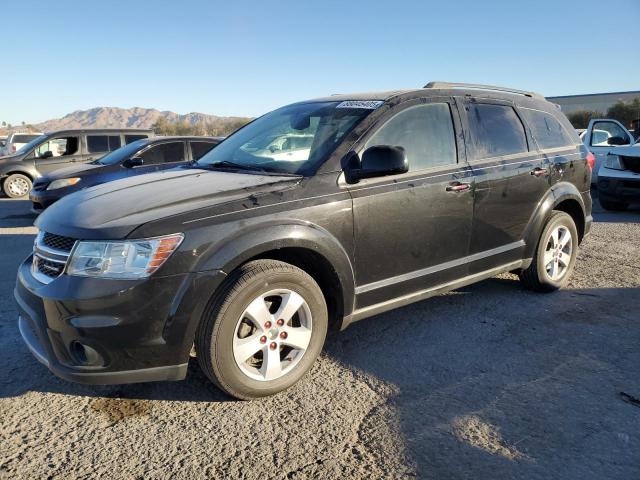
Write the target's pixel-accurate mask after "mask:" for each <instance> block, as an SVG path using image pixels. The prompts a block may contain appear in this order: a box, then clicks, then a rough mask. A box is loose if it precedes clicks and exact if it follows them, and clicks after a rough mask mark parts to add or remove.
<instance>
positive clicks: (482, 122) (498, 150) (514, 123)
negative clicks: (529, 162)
mask: <svg viewBox="0 0 640 480" xmlns="http://www.w3.org/2000/svg"><path fill="white" fill-rule="evenodd" d="M466 111H467V118H468V120H469V129H470V131H471V142H472V145H473V148H474V150H475V158H476V160H481V159H484V158H491V157H499V156H502V155H513V154H516V153H522V152H527V151H528V150H529V148H528V145H527V136H526V135H525V133H524V126H523V125H522V122H521V121H520V118H519V117H518V115H517V114H516V112H515V110H514V109H513V107H511V106H508V105H494V104H489V103H471V104H469V105H468V106H467V107H466Z"/></svg>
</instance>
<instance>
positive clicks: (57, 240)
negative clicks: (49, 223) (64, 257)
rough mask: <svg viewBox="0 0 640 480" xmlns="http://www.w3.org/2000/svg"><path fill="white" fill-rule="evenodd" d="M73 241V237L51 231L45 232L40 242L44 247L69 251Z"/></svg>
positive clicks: (74, 241)
mask: <svg viewBox="0 0 640 480" xmlns="http://www.w3.org/2000/svg"><path fill="white" fill-rule="evenodd" d="M75 243H76V240H75V238H69V237H63V236H61V235H54V234H53V233H45V234H44V236H43V237H42V244H43V245H44V246H45V247H49V248H53V249H54V250H61V251H63V252H70V251H71V249H72V248H73V245H74V244H75Z"/></svg>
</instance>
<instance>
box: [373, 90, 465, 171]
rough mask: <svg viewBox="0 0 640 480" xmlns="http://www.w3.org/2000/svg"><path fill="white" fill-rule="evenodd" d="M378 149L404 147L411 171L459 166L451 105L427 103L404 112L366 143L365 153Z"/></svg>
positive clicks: (392, 119)
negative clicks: (442, 166) (370, 148)
mask: <svg viewBox="0 0 640 480" xmlns="http://www.w3.org/2000/svg"><path fill="white" fill-rule="evenodd" d="M376 145H391V146H399V147H403V148H404V149H405V151H406V153H407V159H408V160H409V169H410V170H412V171H414V170H422V169H424V168H429V167H435V166H438V165H449V164H452V163H456V161H457V152H456V140H455V134H454V129H453V121H452V119H451V109H450V108H449V105H448V104H446V103H428V104H423V105H416V106H414V107H409V108H407V109H405V110H402V111H401V112H400V113H398V114H397V115H395V116H394V117H392V118H391V119H390V120H389V121H387V123H385V124H384V125H382V127H380V128H379V129H378V131H376V132H375V133H374V134H373V136H372V137H371V138H370V139H369V140H367V143H366V145H365V149H366V148H369V147H373V146H376Z"/></svg>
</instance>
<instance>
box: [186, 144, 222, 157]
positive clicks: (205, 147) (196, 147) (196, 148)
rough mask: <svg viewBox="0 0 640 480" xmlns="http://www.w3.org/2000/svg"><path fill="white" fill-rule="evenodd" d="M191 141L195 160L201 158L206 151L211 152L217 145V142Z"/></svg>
mask: <svg viewBox="0 0 640 480" xmlns="http://www.w3.org/2000/svg"><path fill="white" fill-rule="evenodd" d="M190 143H191V155H192V156H193V159H194V160H199V159H200V157H202V156H203V155H204V154H205V153H209V150H211V149H212V148H213V147H215V146H216V144H215V143H211V142H190Z"/></svg>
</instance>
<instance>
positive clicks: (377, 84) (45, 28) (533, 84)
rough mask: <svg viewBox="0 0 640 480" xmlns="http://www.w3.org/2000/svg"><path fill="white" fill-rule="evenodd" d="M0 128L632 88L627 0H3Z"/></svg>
mask: <svg viewBox="0 0 640 480" xmlns="http://www.w3.org/2000/svg"><path fill="white" fill-rule="evenodd" d="M1 16H2V18H3V21H2V24H3V27H2V30H1V31H2V38H3V43H4V48H3V52H4V53H3V57H4V59H3V62H2V65H3V66H2V67H0V68H1V70H2V73H1V74H0V98H1V100H0V120H4V121H8V122H11V123H14V124H16V123H19V122H21V121H23V120H24V121H26V122H38V121H43V120H46V119H49V118H55V117H59V116H62V115H64V114H66V113H69V112H71V111H73V110H78V109H86V108H90V107H95V106H117V107H124V108H131V107H134V106H138V107H149V108H158V109H161V110H172V111H175V112H178V113H187V112H192V111H198V112H204V113H210V114H217V115H250V116H254V115H259V114H261V113H264V112H266V111H268V110H271V109H273V108H276V107H278V106H280V105H283V104H286V103H290V102H293V101H296V100H302V99H305V98H312V97H317V96H323V95H326V94H331V93H346V92H356V91H372V90H386V89H395V88H413V87H420V86H422V85H424V84H425V83H427V82H428V81H429V80H448V81H464V82H476V83H492V84H499V85H506V86H512V87H517V88H523V89H530V90H535V91H539V92H541V93H543V94H545V95H547V96H550V95H570V94H579V93H595V92H606V91H623V90H638V89H640V55H639V52H640V37H639V33H640V29H639V25H640V0H607V1H602V0H598V1H593V0H581V1H574V0H570V1H567V0H565V1H561V0H537V1H528V2H524V1H520V2H519V1H516V0H511V1H493V2H492V1H490V0H485V1H461V0H451V1H449V2H442V1H437V2H429V1H409V0H393V1H385V2H382V1H347V0H343V1H333V0H322V1H314V2H305V1H301V0H298V1H295V2H294V1H288V0H285V1H275V0H273V1H264V0H263V1H248V0H247V1H244V0H233V1H227V2H211V1H189V0H182V1H180V2H175V1H153V2H152V1H142V0H141V1H135V0H128V1H121V0H110V1H108V2H107V1H102V2H98V1H87V0H85V1H81V0H78V1H67V0H56V1H55V2H51V1H30V0H20V1H10V2H7V3H5V4H4V5H3V8H2V14H1Z"/></svg>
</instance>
